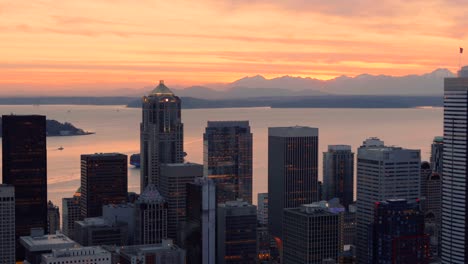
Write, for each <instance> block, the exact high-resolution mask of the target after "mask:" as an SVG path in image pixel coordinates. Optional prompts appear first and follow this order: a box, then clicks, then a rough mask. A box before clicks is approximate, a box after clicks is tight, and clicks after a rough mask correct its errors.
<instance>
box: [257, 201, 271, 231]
mask: <svg viewBox="0 0 468 264" xmlns="http://www.w3.org/2000/svg"><path fill="white" fill-rule="evenodd" d="M257 204H258V206H257V208H258V212H257V218H258V223H259V224H261V225H265V226H266V225H268V193H258V194H257Z"/></svg>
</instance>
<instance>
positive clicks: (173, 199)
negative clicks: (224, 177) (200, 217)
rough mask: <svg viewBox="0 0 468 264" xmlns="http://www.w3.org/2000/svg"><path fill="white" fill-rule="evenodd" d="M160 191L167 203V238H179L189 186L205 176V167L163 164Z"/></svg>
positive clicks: (199, 165) (194, 164)
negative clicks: (196, 179) (178, 232)
mask: <svg viewBox="0 0 468 264" xmlns="http://www.w3.org/2000/svg"><path fill="white" fill-rule="evenodd" d="M160 169H161V170H160V179H159V191H160V193H161V195H162V196H163V197H164V199H165V200H166V202H167V237H168V238H170V239H173V240H176V239H178V238H177V231H178V229H179V228H180V224H181V223H182V222H184V221H185V219H186V215H187V212H186V209H187V208H186V207H187V205H186V201H187V184H188V183H192V182H193V181H194V180H195V178H197V177H202V176H203V165H201V164H196V163H168V164H161V167H160Z"/></svg>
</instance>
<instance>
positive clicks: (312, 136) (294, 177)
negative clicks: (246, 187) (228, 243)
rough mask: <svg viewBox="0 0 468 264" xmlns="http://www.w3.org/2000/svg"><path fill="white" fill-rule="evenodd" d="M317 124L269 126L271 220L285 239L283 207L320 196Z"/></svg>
mask: <svg viewBox="0 0 468 264" xmlns="http://www.w3.org/2000/svg"><path fill="white" fill-rule="evenodd" d="M317 164H318V128H311V127H299V126H295V127H270V128H269V129H268V199H269V204H268V205H269V208H268V223H269V227H268V228H269V231H270V233H271V234H272V235H273V236H274V237H277V238H280V239H282V237H283V236H282V224H283V209H285V208H294V207H298V206H300V205H302V204H309V203H312V202H315V201H317V200H318V193H317V170H318V169H317Z"/></svg>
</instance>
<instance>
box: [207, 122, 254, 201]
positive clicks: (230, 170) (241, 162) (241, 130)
mask: <svg viewBox="0 0 468 264" xmlns="http://www.w3.org/2000/svg"><path fill="white" fill-rule="evenodd" d="M203 142H204V143H203V145H204V155H203V157H204V169H205V176H208V177H209V178H211V179H213V181H214V182H215V183H216V188H217V196H218V198H217V203H225V202H227V201H234V200H236V199H237V198H241V199H243V200H244V201H247V202H249V203H252V133H251V132H250V126H249V121H208V126H207V127H206V130H205V134H203Z"/></svg>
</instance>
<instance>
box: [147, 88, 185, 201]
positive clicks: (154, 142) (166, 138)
mask: <svg viewBox="0 0 468 264" xmlns="http://www.w3.org/2000/svg"><path fill="white" fill-rule="evenodd" d="M180 104H181V102H180V99H179V97H177V96H175V95H174V93H173V92H172V91H171V90H170V89H169V88H167V87H166V86H165V85H164V81H160V83H159V85H158V86H157V87H156V88H155V89H154V90H153V91H152V92H151V93H150V94H149V95H148V96H144V97H143V107H142V111H143V115H142V122H141V125H140V144H141V145H140V153H141V156H140V161H141V167H140V168H141V169H140V174H141V176H140V177H141V180H140V192H143V191H144V190H145V187H146V186H147V185H148V184H149V183H152V184H154V185H156V188H159V183H158V179H159V172H160V167H159V166H160V165H161V164H162V163H182V162H183V161H184V137H183V124H182V118H181V111H180Z"/></svg>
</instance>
